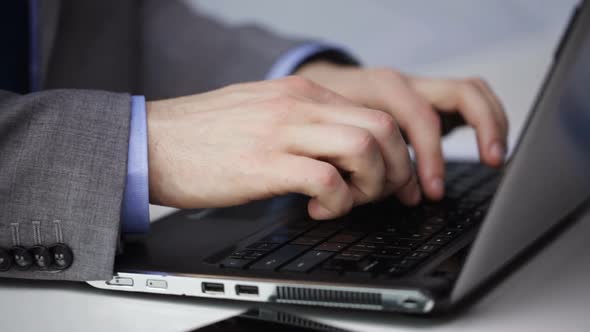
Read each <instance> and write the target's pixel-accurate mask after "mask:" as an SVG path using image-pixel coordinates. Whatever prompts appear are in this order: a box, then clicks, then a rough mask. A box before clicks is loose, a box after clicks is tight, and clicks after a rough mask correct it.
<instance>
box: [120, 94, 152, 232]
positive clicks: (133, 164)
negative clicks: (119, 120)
mask: <svg viewBox="0 0 590 332" xmlns="http://www.w3.org/2000/svg"><path fill="white" fill-rule="evenodd" d="M147 149H148V138H147V115H146V106H145V97H143V96H132V97H131V123H130V128H129V153H128V157H127V158H128V159H127V179H126V181H125V192H124V193H123V205H122V209H121V231H122V232H123V233H125V234H129V233H146V232H148V231H149V229H150V212H149V183H148V151H147Z"/></svg>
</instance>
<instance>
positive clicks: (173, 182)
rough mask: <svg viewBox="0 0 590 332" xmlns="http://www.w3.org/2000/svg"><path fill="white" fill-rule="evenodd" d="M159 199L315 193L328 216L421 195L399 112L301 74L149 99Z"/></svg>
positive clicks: (188, 204)
mask: <svg viewBox="0 0 590 332" xmlns="http://www.w3.org/2000/svg"><path fill="white" fill-rule="evenodd" d="M147 117H148V144H149V182H150V201H151V202H152V203H156V204H163V205H168V206H173V207H178V208H208V207H224V206H230V205H237V204H242V203H247V202H249V201H253V200H259V199H264V198H269V197H272V196H277V195H282V194H287V193H301V194H305V195H308V196H310V197H311V200H310V201H309V205H308V210H309V214H310V216H311V217H312V218H314V219H329V218H335V217H338V216H341V215H343V214H345V213H347V212H348V211H349V210H350V209H351V208H352V207H353V206H356V205H359V204H363V203H367V202H369V201H372V200H376V199H379V198H381V197H383V196H386V195H390V194H395V195H396V196H397V197H398V198H399V199H400V200H401V201H402V202H404V203H406V204H408V205H415V204H417V203H418V202H419V201H420V198H421V193H420V189H419V186H418V183H417V179H416V175H415V172H414V170H413V168H412V164H411V162H410V159H409V154H408V148H407V146H406V143H405V142H404V140H403V139H402V136H401V134H400V131H399V128H398V126H397V124H396V122H395V120H394V119H393V117H392V116H391V115H389V114H387V113H385V112H382V111H378V110H373V109H368V108H365V107H361V106H358V105H356V104H353V103H352V102H350V101H348V100H347V99H345V98H344V97H342V96H340V95H338V94H336V93H334V92H332V91H330V90H327V89H325V88H322V87H320V86H319V85H317V84H314V83H312V82H311V81H309V80H306V79H304V78H301V77H287V78H284V79H280V80H274V81H265V82H257V83H246V84H237V85H232V86H229V87H226V88H223V89H219V90H215V91H212V92H208V93H204V94H199V95H193V96H188V97H181V98H174V99H167V100H160V101H153V102H149V103H148V105H147Z"/></svg>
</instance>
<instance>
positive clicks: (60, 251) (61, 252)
mask: <svg viewBox="0 0 590 332" xmlns="http://www.w3.org/2000/svg"><path fill="white" fill-rule="evenodd" d="M49 251H50V252H51V258H52V260H53V265H52V266H53V267H54V268H55V269H57V270H65V269H67V268H69V267H70V266H71V265H72V263H73V262H74V254H73V253H72V249H70V247H68V246H67V245H65V244H63V243H56V244H54V245H52V246H51V247H49Z"/></svg>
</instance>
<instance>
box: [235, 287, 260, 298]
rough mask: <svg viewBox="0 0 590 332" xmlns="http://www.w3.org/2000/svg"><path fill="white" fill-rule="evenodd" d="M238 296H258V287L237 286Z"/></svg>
mask: <svg viewBox="0 0 590 332" xmlns="http://www.w3.org/2000/svg"><path fill="white" fill-rule="evenodd" d="M236 295H250V296H258V286H246V285H236Z"/></svg>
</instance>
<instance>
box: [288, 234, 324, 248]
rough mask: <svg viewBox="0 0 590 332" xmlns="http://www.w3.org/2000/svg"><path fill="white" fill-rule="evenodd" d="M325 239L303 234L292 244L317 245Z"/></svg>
mask: <svg viewBox="0 0 590 332" xmlns="http://www.w3.org/2000/svg"><path fill="white" fill-rule="evenodd" d="M323 240H324V239H322V238H319V237H311V236H302V237H299V238H297V239H295V240H294V241H293V242H291V244H300V245H303V246H315V245H316V244H318V243H320V242H322V241H323Z"/></svg>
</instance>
